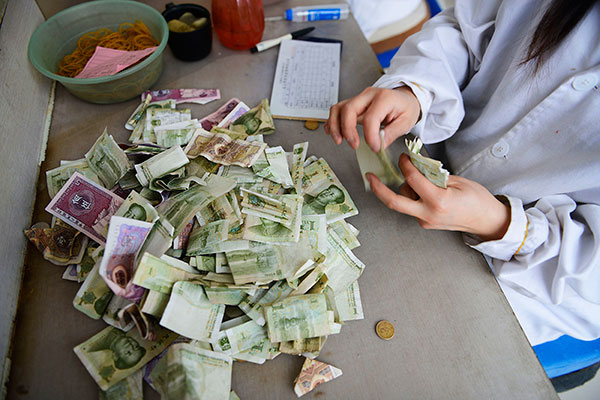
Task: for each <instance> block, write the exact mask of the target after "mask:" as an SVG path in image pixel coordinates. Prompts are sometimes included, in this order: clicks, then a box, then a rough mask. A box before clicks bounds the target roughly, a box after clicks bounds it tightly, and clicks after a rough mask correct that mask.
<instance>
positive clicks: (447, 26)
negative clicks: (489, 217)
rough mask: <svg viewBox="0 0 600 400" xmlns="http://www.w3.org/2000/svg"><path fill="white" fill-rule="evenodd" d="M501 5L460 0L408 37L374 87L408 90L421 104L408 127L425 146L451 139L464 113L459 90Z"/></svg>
mask: <svg viewBox="0 0 600 400" xmlns="http://www.w3.org/2000/svg"><path fill="white" fill-rule="evenodd" d="M500 3H501V1H497V0H486V1H484V2H481V1H477V0H458V1H456V6H455V7H453V8H448V9H446V10H444V11H443V12H441V13H440V14H438V15H436V16H435V17H433V18H432V19H430V20H429V21H427V22H426V23H425V24H424V25H423V28H422V29H421V31H419V32H418V33H416V34H414V35H412V36H411V37H409V38H408V39H407V40H406V41H405V42H404V43H403V44H402V46H401V47H400V49H399V50H398V52H397V53H396V55H395V56H394V58H393V59H392V62H391V65H390V68H389V70H388V72H387V73H386V74H385V75H384V76H382V77H381V78H380V79H379V80H378V81H377V82H375V84H374V85H373V86H375V87H381V88H387V89H393V88H396V87H399V86H403V85H406V86H409V87H410V88H411V89H412V91H413V93H414V94H415V95H416V97H417V99H418V100H419V103H420V104H421V113H422V114H421V115H422V117H421V119H420V120H419V122H418V123H417V125H416V126H415V127H414V128H413V129H412V133H414V134H415V135H417V136H419V137H420V138H421V140H422V141H423V142H424V143H437V142H440V141H443V140H445V139H447V138H448V137H450V136H452V135H453V134H454V133H455V132H456V130H457V129H458V127H459V125H460V123H461V121H462V119H463V117H464V115H465V111H464V106H463V100H462V95H461V90H462V89H463V88H464V87H465V86H466V85H467V84H468V82H469V80H470V78H471V77H472V76H473V74H475V73H476V72H477V70H478V69H479V65H480V63H481V60H482V58H483V57H484V55H485V51H486V49H487V45H488V43H489V40H490V39H491V36H492V34H493V33H494V21H495V19H496V14H497V12H498V8H499V6H500Z"/></svg>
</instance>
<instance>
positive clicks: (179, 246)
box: [173, 218, 194, 250]
mask: <svg viewBox="0 0 600 400" xmlns="http://www.w3.org/2000/svg"><path fill="white" fill-rule="evenodd" d="M193 228H194V219H193V218H192V219H191V220H190V222H188V223H187V225H186V226H185V228H183V232H181V233H180V234H179V235H178V236H177V237H176V238H175V239H173V249H175V250H183V249H185V248H186V247H187V244H188V241H189V240H190V234H191V233H192V229H193Z"/></svg>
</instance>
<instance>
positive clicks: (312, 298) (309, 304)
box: [264, 294, 340, 342]
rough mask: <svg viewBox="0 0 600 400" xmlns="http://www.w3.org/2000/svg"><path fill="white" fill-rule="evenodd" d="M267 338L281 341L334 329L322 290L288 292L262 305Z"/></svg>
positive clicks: (318, 334) (332, 316) (331, 315)
mask: <svg viewBox="0 0 600 400" xmlns="http://www.w3.org/2000/svg"><path fill="white" fill-rule="evenodd" d="M264 314H265V321H266V322H267V328H268V334H269V340H270V341H271V342H283V341H288V340H298V339H306V338H312V337H317V336H327V335H330V334H332V333H335V332H338V331H339V329H340V326H339V324H337V323H335V322H334V313H333V311H330V310H329V309H328V308H327V300H326V297H325V295H324V294H305V295H301V296H290V297H287V298H285V299H283V300H280V301H278V302H276V303H273V304H272V305H270V306H265V307H264Z"/></svg>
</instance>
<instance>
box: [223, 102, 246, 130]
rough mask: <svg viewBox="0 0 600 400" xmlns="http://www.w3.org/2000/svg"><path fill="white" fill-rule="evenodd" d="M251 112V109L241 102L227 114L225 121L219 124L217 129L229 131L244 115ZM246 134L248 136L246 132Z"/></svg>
mask: <svg viewBox="0 0 600 400" xmlns="http://www.w3.org/2000/svg"><path fill="white" fill-rule="evenodd" d="M249 110H250V107H248V106H247V105H246V104H245V103H244V102H243V101H240V102H239V103H238V104H237V105H236V106H235V108H234V109H233V110H231V111H230V112H229V114H227V115H226V116H225V118H223V120H222V121H221V122H219V123H218V124H217V127H218V128H225V129H227V128H228V127H229V125H231V123H232V122H233V121H235V120H236V119H238V118H239V117H241V116H242V115H244V114H245V113H246V112H247V111H249ZM244 134H245V135H246V132H244Z"/></svg>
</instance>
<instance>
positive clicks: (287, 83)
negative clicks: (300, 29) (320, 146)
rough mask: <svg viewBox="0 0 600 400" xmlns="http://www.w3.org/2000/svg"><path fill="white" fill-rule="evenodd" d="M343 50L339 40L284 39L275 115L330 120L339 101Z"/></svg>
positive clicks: (273, 95)
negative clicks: (333, 41) (309, 40)
mask: <svg viewBox="0 0 600 400" xmlns="http://www.w3.org/2000/svg"><path fill="white" fill-rule="evenodd" d="M340 52H341V45H340V44H339V43H316V42H307V41H302V40H284V41H283V42H281V45H280V46H279V57H278V59H277V69H276V71H275V80H274V81H273V92H272V93H271V113H272V114H273V116H274V117H279V118H298V119H316V120H323V121H324V120H327V118H328V117H329V108H330V107H331V106H332V105H334V104H335V103H337V102H338V90H339V81H340Z"/></svg>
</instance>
